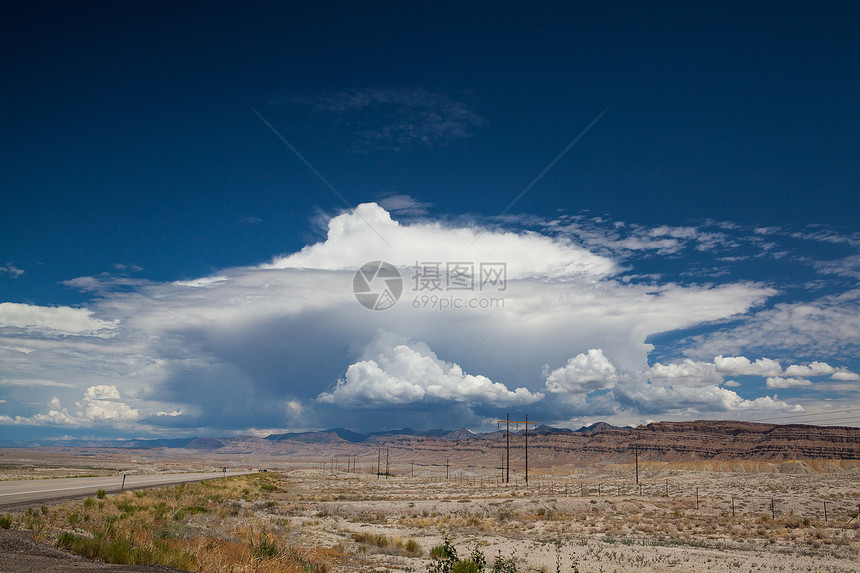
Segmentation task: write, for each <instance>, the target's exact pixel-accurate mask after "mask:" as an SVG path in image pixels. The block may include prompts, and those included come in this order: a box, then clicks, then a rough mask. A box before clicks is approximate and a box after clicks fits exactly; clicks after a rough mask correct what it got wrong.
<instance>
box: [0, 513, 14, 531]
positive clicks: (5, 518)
mask: <svg viewBox="0 0 860 573" xmlns="http://www.w3.org/2000/svg"><path fill="white" fill-rule="evenodd" d="M10 527H12V516H11V515H0V528H3V529H9V528H10Z"/></svg>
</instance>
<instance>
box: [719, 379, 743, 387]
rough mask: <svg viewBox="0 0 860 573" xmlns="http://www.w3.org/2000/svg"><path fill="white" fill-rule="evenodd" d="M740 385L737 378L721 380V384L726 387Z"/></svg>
mask: <svg viewBox="0 0 860 573" xmlns="http://www.w3.org/2000/svg"><path fill="white" fill-rule="evenodd" d="M740 385H741V383H740V382H738V381H737V380H726V381H725V382H723V386H724V387H726V388H739V387H740Z"/></svg>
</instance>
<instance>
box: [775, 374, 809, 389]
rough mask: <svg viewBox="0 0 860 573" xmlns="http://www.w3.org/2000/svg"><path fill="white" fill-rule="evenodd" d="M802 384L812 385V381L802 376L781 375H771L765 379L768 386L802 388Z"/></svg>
mask: <svg viewBox="0 0 860 573" xmlns="http://www.w3.org/2000/svg"><path fill="white" fill-rule="evenodd" d="M804 386H812V382H810V381H809V380H806V379H804V378H783V377H781V376H771V377H769V378H768V379H767V387H768V388H802V387H804Z"/></svg>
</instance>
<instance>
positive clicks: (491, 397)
mask: <svg viewBox="0 0 860 573" xmlns="http://www.w3.org/2000/svg"><path fill="white" fill-rule="evenodd" d="M380 338H382V339H389V338H390V336H387V335H382V336H381V337H380ZM381 344H382V345H384V344H385V342H384V341H382V340H379V339H378V340H377V341H376V344H375V345H374V346H375V347H379V346H380V345H381ZM542 397H543V395H542V394H540V393H532V392H529V391H528V390H527V389H525V388H517V389H516V390H514V391H510V390H508V389H507V387H505V385H504V384H501V383H499V382H493V381H492V380H490V379H489V378H487V377H486V376H481V375H472V374H466V373H465V372H463V369H462V368H461V367H460V366H459V365H457V364H453V363H450V362H444V361H442V360H440V359H439V358H438V357H437V356H436V354H435V353H434V352H433V351H432V350H430V348H429V347H427V345H426V344H423V343H420V342H419V343H413V344H412V345H406V344H398V345H396V346H393V347H389V348H384V349H383V350H382V352H380V353H378V354H377V355H376V356H375V359H368V360H362V361H360V362H356V363H355V364H351V365H350V366H349V368H348V369H347V371H346V376H345V378H343V379H341V380H338V382H337V386H335V388H334V389H333V390H332V391H331V392H324V393H322V394H320V395H319V396H318V400H319V401H320V402H323V403H328V404H337V405H339V406H346V407H360V406H382V405H396V404H411V403H415V402H422V401H452V402H465V403H468V404H493V405H497V406H501V405H513V404H529V403H532V402H535V401H537V400H540V399H541V398H542Z"/></svg>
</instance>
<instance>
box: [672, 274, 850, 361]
mask: <svg viewBox="0 0 860 573" xmlns="http://www.w3.org/2000/svg"><path fill="white" fill-rule="evenodd" d="M690 342H691V344H690V346H689V348H688V349H687V350H686V353H687V354H689V355H693V356H706V355H711V356H714V355H715V354H724V353H727V352H732V353H737V354H740V353H742V352H749V351H760V352H772V351H782V350H783V349H786V348H790V349H795V350H794V354H798V353H803V354H804V355H813V356H816V355H817V356H828V355H834V354H843V355H855V354H856V352H857V351H858V350H860V289H854V290H849V291H846V292H844V293H840V294H835V295H827V296H823V297H821V298H818V299H816V300H813V301H811V302H795V303H790V302H789V303H779V304H776V305H774V306H773V307H772V308H767V309H764V310H760V311H758V312H756V313H755V314H753V315H752V316H750V317H746V318H745V319H744V320H743V321H742V322H741V323H740V324H739V325H738V326H736V327H734V328H725V329H720V330H718V331H715V332H713V333H710V334H707V335H701V336H694V337H692V338H691V339H690Z"/></svg>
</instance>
